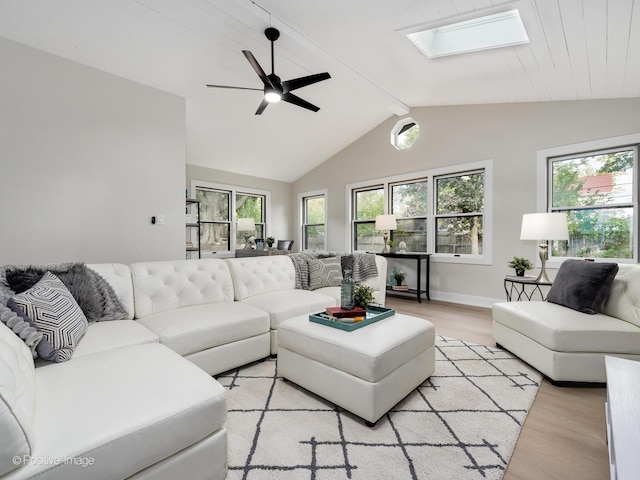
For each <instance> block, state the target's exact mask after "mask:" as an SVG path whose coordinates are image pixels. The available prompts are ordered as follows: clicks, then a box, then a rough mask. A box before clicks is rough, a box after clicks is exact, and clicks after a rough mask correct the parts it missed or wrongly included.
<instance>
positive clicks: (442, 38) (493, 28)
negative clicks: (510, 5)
mask: <svg viewBox="0 0 640 480" xmlns="http://www.w3.org/2000/svg"><path fill="white" fill-rule="evenodd" d="M407 37H409V40H411V41H412V42H413V43H415V45H416V46H417V47H418V48H419V49H420V50H421V51H422V53H424V54H425V55H426V56H427V57H429V58H435V57H444V56H446V55H456V54H458V53H467V52H477V51H480V50H488V49H490V48H499V47H509V46H512V45H520V44H523V43H529V37H528V36H527V32H526V30H525V29H524V25H523V24H522V19H521V18H520V13H519V12H518V10H509V11H508V12H502V13H496V14H493V15H487V16H484V17H479V18H474V19H472V20H465V21H463V22H457V23H452V24H450V25H444V26H442V27H436V28H432V29H430V30H424V31H421V32H415V33H410V34H408V35H407Z"/></svg>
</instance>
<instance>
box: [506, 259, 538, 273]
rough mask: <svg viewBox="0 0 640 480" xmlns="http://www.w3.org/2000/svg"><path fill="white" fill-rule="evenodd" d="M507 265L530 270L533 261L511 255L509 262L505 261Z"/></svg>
mask: <svg viewBox="0 0 640 480" xmlns="http://www.w3.org/2000/svg"><path fill="white" fill-rule="evenodd" d="M507 267H509V268H515V269H516V270H523V271H526V270H531V269H532V268H533V263H531V262H530V261H529V259H528V258H524V257H513V258H512V259H511V261H510V262H509V263H507Z"/></svg>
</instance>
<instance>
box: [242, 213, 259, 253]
mask: <svg viewBox="0 0 640 480" xmlns="http://www.w3.org/2000/svg"><path fill="white" fill-rule="evenodd" d="M255 229H256V222H255V221H254V219H253V218H239V219H238V231H239V232H245V234H244V248H245V250H251V242H249V238H250V235H249V233H246V232H253V231H255Z"/></svg>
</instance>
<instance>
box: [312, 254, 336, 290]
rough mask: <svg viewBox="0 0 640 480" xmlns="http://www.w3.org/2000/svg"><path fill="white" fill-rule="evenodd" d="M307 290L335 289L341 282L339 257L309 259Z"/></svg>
mask: <svg viewBox="0 0 640 480" xmlns="http://www.w3.org/2000/svg"><path fill="white" fill-rule="evenodd" d="M307 263H308V265H309V290H317V289H318V288H322V287H337V286H339V285H340V283H341V282H342V266H341V262H340V257H330V258H310V259H309V260H308V261H307Z"/></svg>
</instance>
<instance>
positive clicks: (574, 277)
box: [547, 259, 618, 315]
mask: <svg viewBox="0 0 640 480" xmlns="http://www.w3.org/2000/svg"><path fill="white" fill-rule="evenodd" d="M617 272H618V265H617V264H616V263H599V262H598V263H596V262H589V261H585V260H573V259H569V260H565V261H564V262H562V265H561V266H560V269H559V270H558V274H557V275H556V278H555V279H554V281H553V285H552V286H551V289H550V290H549V294H548V295H547V301H548V302H551V303H557V304H558V305H562V306H564V307H568V308H572V309H573V310H577V311H579V312H582V313H588V314H590V315H593V314H595V313H598V312H601V311H602V307H603V305H604V302H605V301H606V299H607V297H608V296H609V291H610V290H611V285H612V283H613V279H614V277H615V275H616V273H617Z"/></svg>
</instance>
